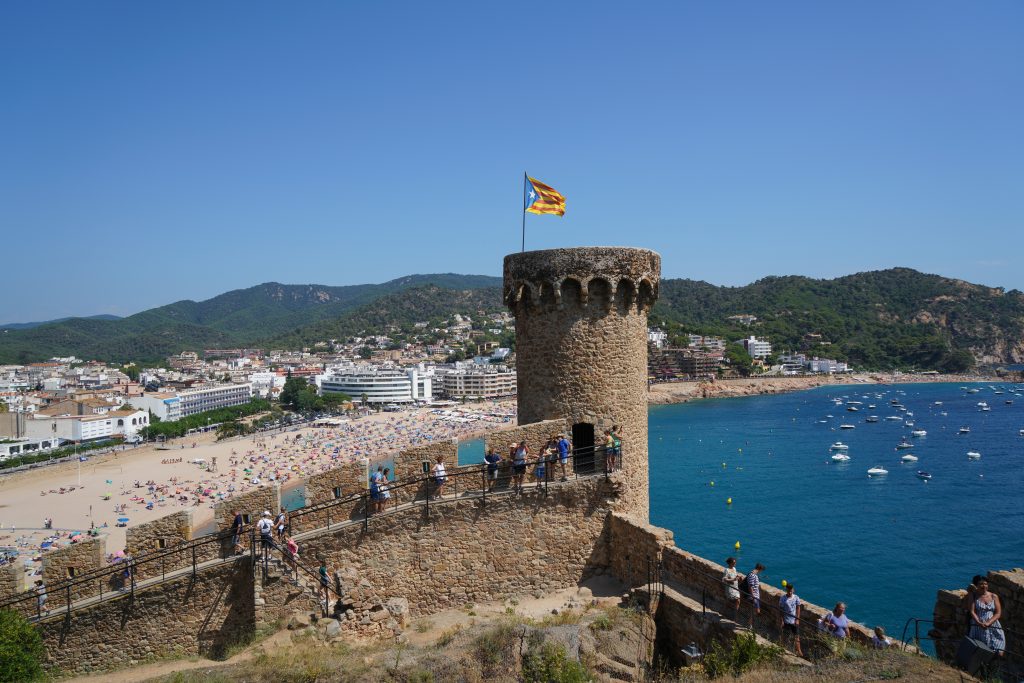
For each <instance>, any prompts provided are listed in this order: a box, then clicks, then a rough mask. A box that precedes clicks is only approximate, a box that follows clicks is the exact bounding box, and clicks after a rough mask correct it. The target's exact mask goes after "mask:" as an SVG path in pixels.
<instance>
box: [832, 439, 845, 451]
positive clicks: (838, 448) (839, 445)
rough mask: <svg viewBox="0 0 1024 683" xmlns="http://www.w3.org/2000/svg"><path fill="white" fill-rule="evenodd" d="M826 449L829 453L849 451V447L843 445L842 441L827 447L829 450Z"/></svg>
mask: <svg viewBox="0 0 1024 683" xmlns="http://www.w3.org/2000/svg"><path fill="white" fill-rule="evenodd" d="M828 449H829V450H830V451H848V450H850V447H849V446H847V445H846V444H845V443H843V442H842V441H836V442H835V443H834V444H832V445H831V446H829V448H828Z"/></svg>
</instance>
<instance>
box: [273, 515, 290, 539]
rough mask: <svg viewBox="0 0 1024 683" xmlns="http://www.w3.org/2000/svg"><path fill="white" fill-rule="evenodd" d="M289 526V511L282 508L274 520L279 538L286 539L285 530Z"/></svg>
mask: <svg viewBox="0 0 1024 683" xmlns="http://www.w3.org/2000/svg"><path fill="white" fill-rule="evenodd" d="M287 526H288V512H287V511H286V510H285V509H284V508H281V511H280V512H278V513H277V519H275V520H274V528H275V529H277V540H278V541H284V530H285V528H286V527H287Z"/></svg>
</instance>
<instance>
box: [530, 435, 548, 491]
mask: <svg viewBox="0 0 1024 683" xmlns="http://www.w3.org/2000/svg"><path fill="white" fill-rule="evenodd" d="M550 457H551V444H550V442H549V444H548V445H547V446H545V447H544V448H542V449H541V451H540V453H539V454H538V455H537V463H536V464H535V465H534V466H533V478H534V481H535V482H536V483H537V486H540V485H541V484H542V483H544V480H545V479H546V478H547V462H548V458H550Z"/></svg>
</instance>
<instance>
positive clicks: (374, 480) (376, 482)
mask: <svg viewBox="0 0 1024 683" xmlns="http://www.w3.org/2000/svg"><path fill="white" fill-rule="evenodd" d="M383 468H384V466H383V465H377V471H376V472H374V473H373V474H371V475H370V505H371V506H372V509H371V512H372V514H377V513H378V512H380V511H381V504H380V482H381V479H382V478H383V477H384V474H383V472H382V470H383Z"/></svg>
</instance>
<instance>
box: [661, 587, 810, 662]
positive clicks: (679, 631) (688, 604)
mask: <svg viewBox="0 0 1024 683" xmlns="http://www.w3.org/2000/svg"><path fill="white" fill-rule="evenodd" d="M654 622H655V624H656V625H657V634H656V641H655V649H656V650H657V652H659V653H660V654H661V655H662V656H663V657H666V658H667V660H668V662H667V663H668V664H669V665H670V666H671V667H673V668H675V667H680V666H685V665H687V664H688V662H686V661H685V660H684V658H683V657H682V654H681V651H682V649H683V648H685V647H687V646H689V645H690V644H691V643H694V644H696V645H697V647H698V648H699V649H700V651H701V652H707V651H708V649H709V648H710V647H711V644H712V643H715V642H717V643H720V644H723V645H729V644H730V643H732V642H733V641H735V640H736V638H737V636H739V635H743V634H746V633H748V631H747V629H746V628H744V627H742V626H740V625H739V624H737V623H736V622H735V621H733V620H731V619H726V618H724V617H723V616H722V615H720V614H717V613H715V612H705V610H704V609H703V606H702V605H701V603H700V602H697V601H696V600H693V599H691V598H688V597H686V596H685V595H683V594H682V593H680V592H678V591H676V590H675V589H673V588H670V587H668V586H666V587H665V590H664V593H663V594H662V596H661V598H660V599H659V600H658V603H657V607H656V611H655V613H654ZM756 637H757V641H758V643H760V644H761V645H774V644H777V643H771V642H769V641H768V640H766V639H765V638H763V637H761V636H756ZM785 659H786V664H787V665H790V666H792V665H797V666H800V665H803V666H808V667H809V666H811V664H810V663H809V662H807V661H805V660H802V659H800V658H798V657H795V656H792V655H789V654H788V653H787V655H786V658H785Z"/></svg>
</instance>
